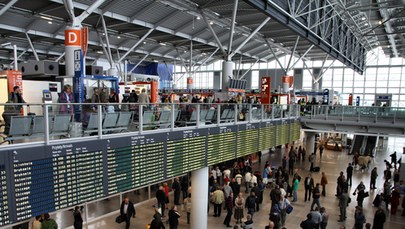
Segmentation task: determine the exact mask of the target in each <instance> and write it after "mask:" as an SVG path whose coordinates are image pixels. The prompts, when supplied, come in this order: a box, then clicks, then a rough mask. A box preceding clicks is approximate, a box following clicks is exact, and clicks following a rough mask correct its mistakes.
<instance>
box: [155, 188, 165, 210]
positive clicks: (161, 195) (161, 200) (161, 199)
mask: <svg viewBox="0 0 405 229" xmlns="http://www.w3.org/2000/svg"><path fill="white" fill-rule="evenodd" d="M156 200H157V203H158V206H157V208H159V207H160V208H161V209H162V215H161V217H165V209H166V194H165V191H164V190H163V186H159V189H158V190H157V191H156Z"/></svg>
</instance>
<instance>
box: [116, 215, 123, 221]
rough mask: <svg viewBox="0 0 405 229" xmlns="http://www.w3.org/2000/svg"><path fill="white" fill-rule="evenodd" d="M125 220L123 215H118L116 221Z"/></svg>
mask: <svg viewBox="0 0 405 229" xmlns="http://www.w3.org/2000/svg"><path fill="white" fill-rule="evenodd" d="M124 221H125V219H124V217H123V215H119V216H117V218H115V222H116V223H122V222H124Z"/></svg>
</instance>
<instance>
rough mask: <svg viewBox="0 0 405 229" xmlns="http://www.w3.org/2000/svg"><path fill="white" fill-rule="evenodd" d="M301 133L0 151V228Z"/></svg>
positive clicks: (295, 126) (213, 130)
mask: <svg viewBox="0 0 405 229" xmlns="http://www.w3.org/2000/svg"><path fill="white" fill-rule="evenodd" d="M299 127H300V126H299V122H298V121H297V120H294V119H292V120H283V121H273V122H259V123H249V124H234V125H228V126H220V127H219V126H213V127H206V128H200V129H190V130H177V131H173V132H168V133H163V132H159V133H156V132H155V133H147V132H146V133H145V134H144V135H135V136H126V137H115V138H109V139H100V140H91V141H80V140H78V139H72V140H70V139H67V140H66V141H68V143H65V144H55V145H49V146H44V145H39V144H38V145H37V146H23V145H21V146H20V147H19V148H16V149H14V150H9V149H8V150H0V174H1V185H0V226H2V225H7V224H11V223H14V222H18V221H23V220H25V219H28V218H30V217H32V216H35V215H40V214H42V213H46V212H53V211H56V210H59V209H64V208H71V207H73V206H75V205H78V204H81V203H84V202H86V201H91V200H95V199H98V198H100V197H104V196H109V195H113V194H116V193H119V192H124V191H128V190H131V189H135V188H138V187H142V186H145V185H148V184H152V183H157V182H160V181H164V180H167V179H170V178H173V177H175V176H179V175H182V174H185V173H187V172H190V171H194V170H197V169H200V168H203V167H207V166H210V165H214V164H217V163H220V162H225V161H229V160H232V159H235V158H237V157H241V156H244V155H249V154H251V153H255V152H257V151H259V150H266V149H268V148H270V147H273V146H276V145H277V144H279V145H281V144H285V143H288V142H291V141H295V140H298V138H299V131H300V129H299ZM73 141H74V142H73ZM24 147H26V148H24Z"/></svg>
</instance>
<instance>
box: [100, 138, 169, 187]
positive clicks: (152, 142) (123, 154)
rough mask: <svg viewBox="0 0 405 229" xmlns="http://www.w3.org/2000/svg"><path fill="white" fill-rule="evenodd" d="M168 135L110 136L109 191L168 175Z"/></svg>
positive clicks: (145, 182) (108, 150) (147, 182)
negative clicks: (166, 168) (166, 145)
mask: <svg viewBox="0 0 405 229" xmlns="http://www.w3.org/2000/svg"><path fill="white" fill-rule="evenodd" d="M166 136H167V134H166V133H157V134H153V135H152V134H149V135H141V136H132V137H125V138H118V139H114V140H107V168H108V169H107V177H108V181H107V193H108V195H111V194H114V193H118V192H123V191H126V190H129V189H133V188H136V187H141V186H144V185H146V184H149V183H153V182H155V181H160V180H163V179H164V162H165V158H164V152H165V148H164V146H165V141H166V138H167V137H166ZM151 159H152V160H151ZM151 171H153V173H152V172H151Z"/></svg>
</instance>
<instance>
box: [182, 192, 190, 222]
mask: <svg viewBox="0 0 405 229" xmlns="http://www.w3.org/2000/svg"><path fill="white" fill-rule="evenodd" d="M183 204H184V211H186V213H187V224H190V215H191V193H189V194H188V197H187V198H185V199H184V200H183Z"/></svg>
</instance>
